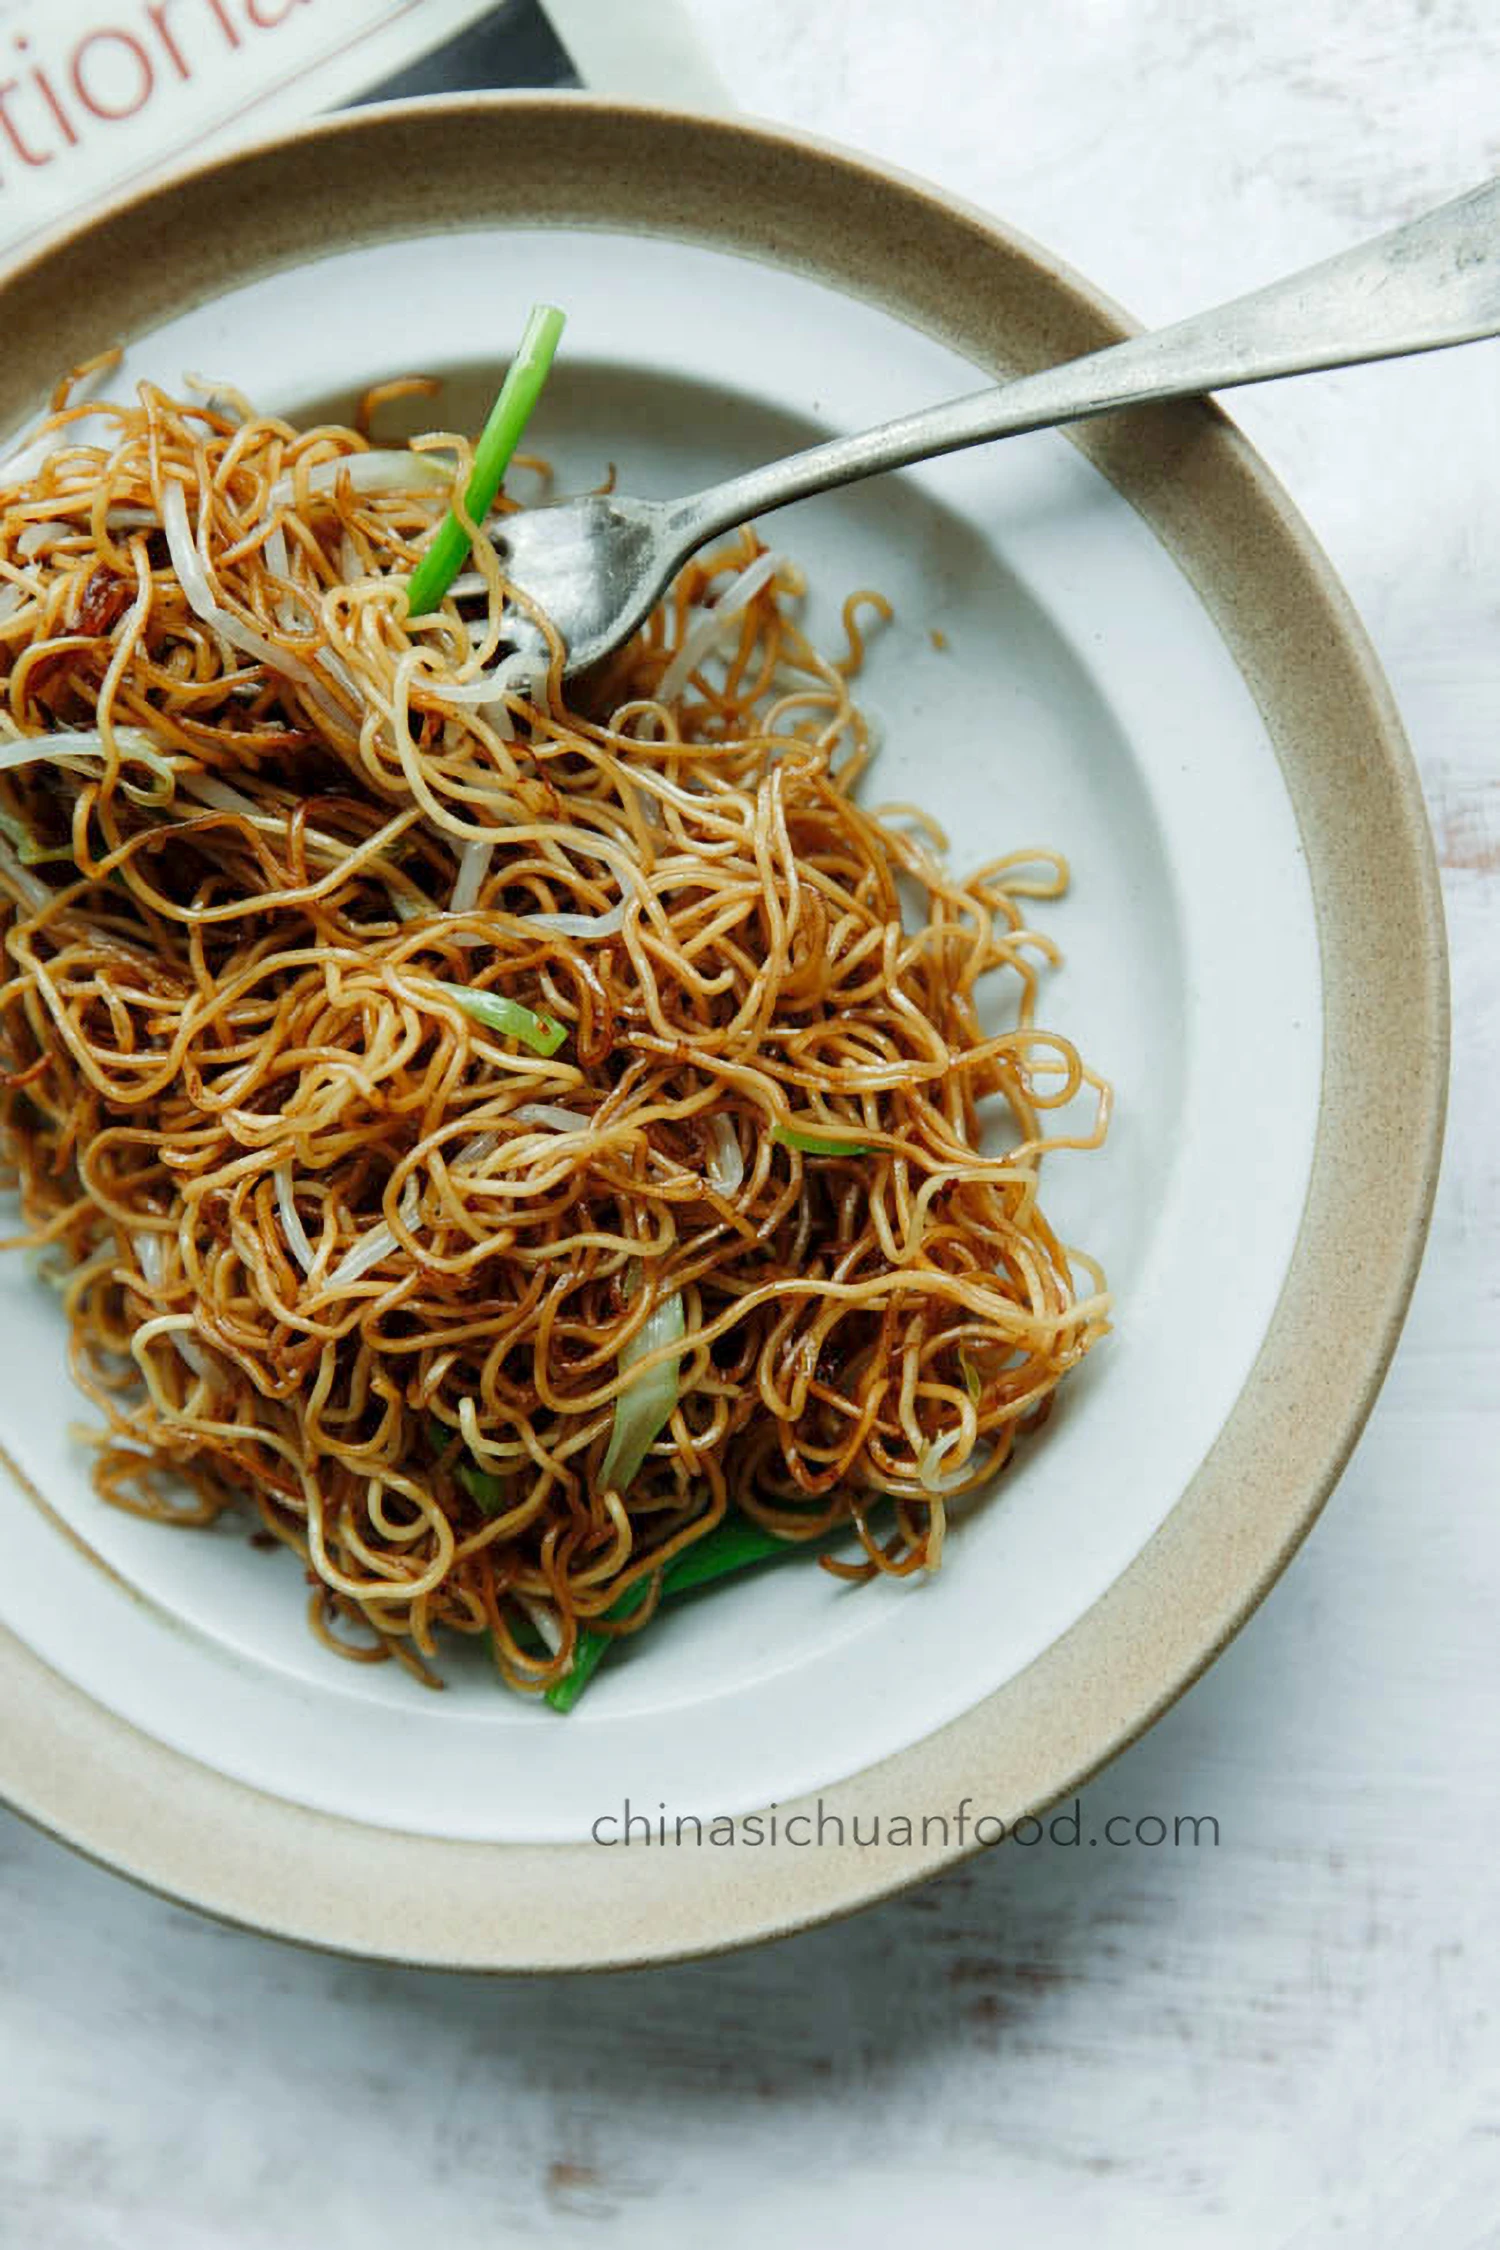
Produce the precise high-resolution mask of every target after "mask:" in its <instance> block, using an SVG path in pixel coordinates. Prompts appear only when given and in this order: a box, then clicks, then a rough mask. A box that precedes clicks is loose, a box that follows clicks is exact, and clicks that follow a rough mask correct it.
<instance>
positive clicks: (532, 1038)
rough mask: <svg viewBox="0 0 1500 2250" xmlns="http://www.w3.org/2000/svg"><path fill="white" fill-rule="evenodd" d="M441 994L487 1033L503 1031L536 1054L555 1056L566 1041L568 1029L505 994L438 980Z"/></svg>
mask: <svg viewBox="0 0 1500 2250" xmlns="http://www.w3.org/2000/svg"><path fill="white" fill-rule="evenodd" d="M438 990H439V992H443V993H446V994H447V996H448V998H449V999H450V1000H451V1001H453V1002H454V1004H455V1006H457V1007H460V1008H462V1009H463V1012H464V1014H465V1015H466V1016H472V1017H473V1019H474V1021H475V1022H476V1023H482V1024H483V1025H484V1026H485V1028H486V1030H488V1031H500V1032H503V1033H504V1034H505V1036H506V1038H507V1039H519V1040H520V1042H521V1044H522V1046H523V1047H529V1048H530V1049H531V1051H532V1053H533V1054H534V1055H555V1054H556V1053H557V1050H558V1048H559V1047H560V1046H561V1045H562V1043H563V1041H564V1040H565V1039H566V1038H567V1036H568V1034H567V1029H566V1026H565V1025H563V1024H560V1023H558V1022H557V1021H556V1020H555V1019H554V1018H553V1017H552V1016H539V1015H538V1014H537V1013H536V1011H535V1010H534V1009H532V1008H526V1007H523V1006H522V1005H521V1002H520V1001H519V1000H507V999H506V997H505V994H504V993H503V992H473V991H471V990H470V988H469V987H468V985H466V984H444V983H443V981H442V979H441V978H439V979H438Z"/></svg>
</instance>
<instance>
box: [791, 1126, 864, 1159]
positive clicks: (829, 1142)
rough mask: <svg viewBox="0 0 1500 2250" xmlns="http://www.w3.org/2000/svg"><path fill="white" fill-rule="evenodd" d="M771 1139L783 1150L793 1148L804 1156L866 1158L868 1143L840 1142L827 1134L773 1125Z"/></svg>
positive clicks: (796, 1127) (795, 1127)
mask: <svg viewBox="0 0 1500 2250" xmlns="http://www.w3.org/2000/svg"><path fill="white" fill-rule="evenodd" d="M771 1138H772V1140H773V1141H779V1142H780V1143H781V1146H782V1147H783V1148H795V1149H798V1150H800V1151H801V1153H802V1155H804V1156H868V1155H869V1154H870V1148H871V1144H870V1142H868V1141H840V1140H835V1139H833V1138H832V1136H831V1135H829V1134H827V1133H804V1132H803V1131H802V1130H801V1129H800V1127H798V1126H796V1125H773V1126H772V1127H771Z"/></svg>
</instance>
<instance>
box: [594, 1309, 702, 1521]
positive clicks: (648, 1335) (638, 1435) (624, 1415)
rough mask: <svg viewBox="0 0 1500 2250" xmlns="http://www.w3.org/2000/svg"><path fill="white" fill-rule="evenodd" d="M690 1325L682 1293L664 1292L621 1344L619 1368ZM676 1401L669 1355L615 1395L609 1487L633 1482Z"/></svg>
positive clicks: (605, 1472)
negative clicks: (617, 1395)
mask: <svg viewBox="0 0 1500 2250" xmlns="http://www.w3.org/2000/svg"><path fill="white" fill-rule="evenodd" d="M685 1327H686V1320H685V1316H684V1314H683V1309H682V1299H681V1297H680V1296H678V1295H676V1294H674V1295H672V1296H670V1297H667V1298H664V1299H663V1301H662V1302H661V1303H660V1304H659V1305H657V1306H655V1307H653V1309H652V1310H651V1311H650V1312H649V1313H648V1314H647V1315H646V1318H645V1319H644V1320H643V1321H642V1323H641V1325H640V1327H639V1328H638V1329H637V1330H636V1332H635V1334H634V1335H633V1336H632V1337H631V1338H630V1340H629V1342H628V1343H625V1344H623V1345H622V1346H621V1347H620V1372H621V1373H622V1374H628V1373H629V1371H630V1369H631V1368H632V1367H634V1365H635V1363H636V1361H637V1360H641V1359H644V1358H645V1357H646V1355H647V1353H648V1352H654V1351H657V1350H659V1349H660V1347H661V1346H662V1345H663V1344H675V1343H677V1342H678V1341H679V1340H680V1338H681V1337H682V1335H683V1333H684V1330H685ZM676 1404H677V1362H676V1360H675V1359H664V1360H663V1361H662V1363H661V1365H660V1366H659V1367H652V1368H648V1369H647V1371H646V1373H645V1374H644V1375H639V1376H637V1377H636V1379H635V1381H634V1382H633V1383H627V1384H626V1386H625V1388H624V1390H622V1391H621V1393H620V1395H619V1397H618V1398H617V1399H616V1400H615V1422H614V1428H613V1429H612V1430H611V1431H610V1433H609V1447H608V1450H607V1451H606V1453H605V1456H604V1464H603V1467H602V1468H601V1470H600V1472H599V1473H600V1476H601V1478H602V1479H603V1482H604V1484H605V1486H606V1488H607V1489H613V1490H614V1491H616V1492H624V1491H626V1490H627V1489H628V1488H629V1486H630V1485H631V1484H633V1483H634V1481H635V1478H636V1474H637V1472H638V1471H639V1469H640V1465H641V1463H642V1462H643V1461H644V1460H645V1458H646V1454H647V1451H648V1449H649V1448H650V1446H651V1445H652V1444H653V1443H654V1442H655V1440H656V1439H657V1438H658V1437H659V1436H660V1434H661V1432H662V1431H663V1430H664V1429H665V1428H666V1426H667V1423H668V1422H669V1421H670V1419H671V1415H672V1409H673V1407H674V1406H675V1405H676Z"/></svg>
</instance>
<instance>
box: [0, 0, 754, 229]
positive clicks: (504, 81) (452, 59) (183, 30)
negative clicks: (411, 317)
mask: <svg viewBox="0 0 1500 2250" xmlns="http://www.w3.org/2000/svg"><path fill="white" fill-rule="evenodd" d="M580 86H581V87H587V88H589V89H590V90H591V91H595V92H600V93H611V94H618V95H625V96H637V97H641V98H649V99H655V100H659V101H670V102H676V103H679V104H682V105H686V106H690V107H703V108H722V107H725V106H727V103H726V100H725V95H724V91H723V88H722V86H721V85H720V83H719V81H718V79H717V78H716V76H715V74H714V72H713V70H712V68H711V66H710V64H709V63H708V61H707V59H706V58H705V57H704V56H703V54H702V53H701V51H700V49H699V48H698V45H697V43H696V41H695V39H694V37H693V34H692V31H691V27H690V26H689V24H688V23H687V22H686V20H685V18H684V16H683V15H682V13H681V11H680V9H679V8H678V7H677V5H676V4H675V0H633V4H632V5H631V6H630V7H629V8H624V7H620V6H618V5H617V4H616V0H498V4H497V0H0V264H7V263H9V262H11V261H12V260H13V259H15V258H18V257H22V256H25V255H26V254H27V252H28V251H30V250H33V249H34V248H36V247H37V246H38V245H39V244H40V243H41V242H42V241H43V240H44V239H45V237H46V236H47V235H49V234H50V233H52V232H53V231H54V230H55V229H56V228H58V227H59V226H62V225H64V224H66V223H67V222H68V221H70V220H72V219H74V218H75V217H77V216H79V215H80V214H82V213H84V212H87V211H88V210H89V209H91V208H92V207H94V206H95V205H97V204H99V203H101V202H103V201H105V200H107V199H108V198H109V197H110V196H112V195H114V194H116V193H119V192H121V191H123V190H127V189H131V188H135V187H138V186H143V185H144V184H145V183H146V182H147V181H148V180H150V179H151V178H152V176H153V175H154V174H156V173H158V172H161V171H165V170H167V169H169V168H170V167H173V166H175V165H177V164H179V163H182V162H185V161H187V160H189V159H191V158H193V157H195V156H200V155H207V154H210V153H212V152H213V151H214V150H216V149H219V148H225V147H228V146H231V145H233V143H234V142H235V141H237V140H250V139H254V138H256V137H258V136H259V135H261V134H264V133H267V132H271V131H273V130H275V129H277V128H279V127H282V126H286V125H290V124H294V123H297V122H299V121H300V120H302V119H304V118H308V117H312V116H314V115H316V114H317V113H318V112H319V111H322V110H328V109H334V108H339V107H344V106H348V105H351V104H355V103H360V102H367V101H388V100H393V99H397V98H400V97H402V96H406V95H416V94H438V93H456V92H463V91H469V90H472V89H475V88H479V87H517V88H525V87H531V88H537V87H580Z"/></svg>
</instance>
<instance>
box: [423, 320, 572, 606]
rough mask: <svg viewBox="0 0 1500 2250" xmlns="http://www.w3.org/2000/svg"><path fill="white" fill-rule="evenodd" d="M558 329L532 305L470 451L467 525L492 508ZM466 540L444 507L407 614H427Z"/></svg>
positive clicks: (460, 561) (464, 556)
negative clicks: (471, 467) (498, 387)
mask: <svg viewBox="0 0 1500 2250" xmlns="http://www.w3.org/2000/svg"><path fill="white" fill-rule="evenodd" d="M563 325H564V315H563V314H562V313H560V312H559V311H558V309H557V307H556V305H533V306H532V308H531V317H530V319H529V320H528V321H527V323H526V329H525V333H524V334H523V336H522V338H521V345H520V349H519V350H518V351H517V353H516V356H515V358H514V359H513V360H512V361H511V363H510V366H509V368H508V369H507V371H506V376H505V381H504V382H503V383H502V384H501V386H500V395H499V397H498V398H497V399H496V401H495V403H494V405H493V406H492V407H491V409H490V418H489V420H488V421H487V422H486V423H485V425H484V429H483V431H482V432H481V434H480V439H479V443H478V444H477V445H476V446H475V448H474V466H473V469H472V470H471V472H470V475H469V481H468V484H467V485H466V486H465V488H464V506H465V508H466V509H467V510H468V514H469V519H470V521H471V522H472V523H475V524H482V523H483V522H484V519H485V517H486V516H487V515H488V514H489V512H490V510H491V508H492V507H493V506H494V505H495V496H496V494H497V493H498V492H499V490H500V486H501V484H502V482H503V481H504V477H505V472H506V470H507V469H508V468H509V467H510V461H511V455H512V454H513V453H514V452H515V450H516V447H517V446H518V445H519V444H520V442H521V433H522V431H523V430H524V429H525V427H526V424H527V422H528V421H529V420H530V418H531V410H532V408H533V407H534V406H535V405H536V402H537V399H538V398H539V396H540V395H541V389H542V385H543V384H544V383H545V382H546V380H547V373H548V370H549V369H550V367H551V365H552V355H553V353H554V352H555V351H556V350H557V344H558V338H559V337H560V336H561V335H562V332H563ZM472 540H473V534H472V533H471V532H468V531H466V530H465V529H464V526H463V525H462V524H461V523H460V522H459V520H458V517H457V516H456V515H455V514H454V512H453V510H452V509H451V508H450V509H449V510H448V513H447V515H446V516H444V518H443V520H442V522H441V523H440V524H439V526H438V529H437V534H436V536H435V538H434V539H433V542H432V545H431V546H430V547H429V548H428V549H427V552H426V553H425V554H424V555H423V557H422V559H421V561H420V562H419V563H418V564H417V567H416V569H415V570H414V571H413V572H412V574H411V578H410V580H409V582H408V584H407V589H406V607H407V613H408V615H409V616H411V617H429V616H431V614H432V612H433V611H434V610H435V609H436V608H437V606H438V604H439V603H440V602H441V601H442V599H443V596H444V595H445V594H446V593H447V591H448V588H449V587H450V586H451V585H452V584H453V581H454V579H455V578H456V577H457V576H458V574H459V572H460V571H461V570H462V569H463V566H464V564H465V562H466V561H467V560H468V555H469V549H470V546H471V544H472Z"/></svg>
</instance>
